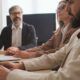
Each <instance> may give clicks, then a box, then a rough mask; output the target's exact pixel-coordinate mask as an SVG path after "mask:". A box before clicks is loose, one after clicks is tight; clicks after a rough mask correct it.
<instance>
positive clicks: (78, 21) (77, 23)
mask: <svg viewBox="0 0 80 80" xmlns="http://www.w3.org/2000/svg"><path fill="white" fill-rule="evenodd" d="M71 26H72V27H73V28H77V27H80V11H79V12H78V13H77V14H76V16H75V17H73V19H72V21H71Z"/></svg>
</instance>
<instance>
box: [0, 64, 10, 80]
mask: <svg viewBox="0 0 80 80" xmlns="http://www.w3.org/2000/svg"><path fill="white" fill-rule="evenodd" d="M9 72H10V70H9V69H7V68H5V67H3V66H1V65H0V80H6V77H7V75H8V73H9Z"/></svg>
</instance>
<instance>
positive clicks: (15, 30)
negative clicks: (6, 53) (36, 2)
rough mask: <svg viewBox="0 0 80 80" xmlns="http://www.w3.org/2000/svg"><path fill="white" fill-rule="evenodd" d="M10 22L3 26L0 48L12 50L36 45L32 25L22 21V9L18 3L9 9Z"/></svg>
mask: <svg viewBox="0 0 80 80" xmlns="http://www.w3.org/2000/svg"><path fill="white" fill-rule="evenodd" d="M9 14H10V18H11V21H12V23H11V24H10V25H8V26H7V27H5V28H4V29H3V30H2V32H1V35H0V48H2V46H4V49H5V50H6V49H7V48H11V49H13V50H14V51H16V50H18V49H21V50H24V49H27V48H31V47H34V46H36V44H37V43H36V32H35V29H34V26H33V25H30V24H28V23H25V22H23V11H22V9H21V7H19V6H18V5H15V6H12V7H11V8H10V9H9Z"/></svg>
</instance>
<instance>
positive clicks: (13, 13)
mask: <svg viewBox="0 0 80 80" xmlns="http://www.w3.org/2000/svg"><path fill="white" fill-rule="evenodd" d="M10 14H11V15H16V14H18V15H21V14H22V12H12V13H10Z"/></svg>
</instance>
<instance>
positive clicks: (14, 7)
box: [9, 5, 23, 14]
mask: <svg viewBox="0 0 80 80" xmlns="http://www.w3.org/2000/svg"><path fill="white" fill-rule="evenodd" d="M17 8H20V9H21V12H23V10H22V8H21V7H20V6H18V5H15V6H12V7H11V8H10V9H9V14H11V13H12V11H14V10H15V9H17Z"/></svg>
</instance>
